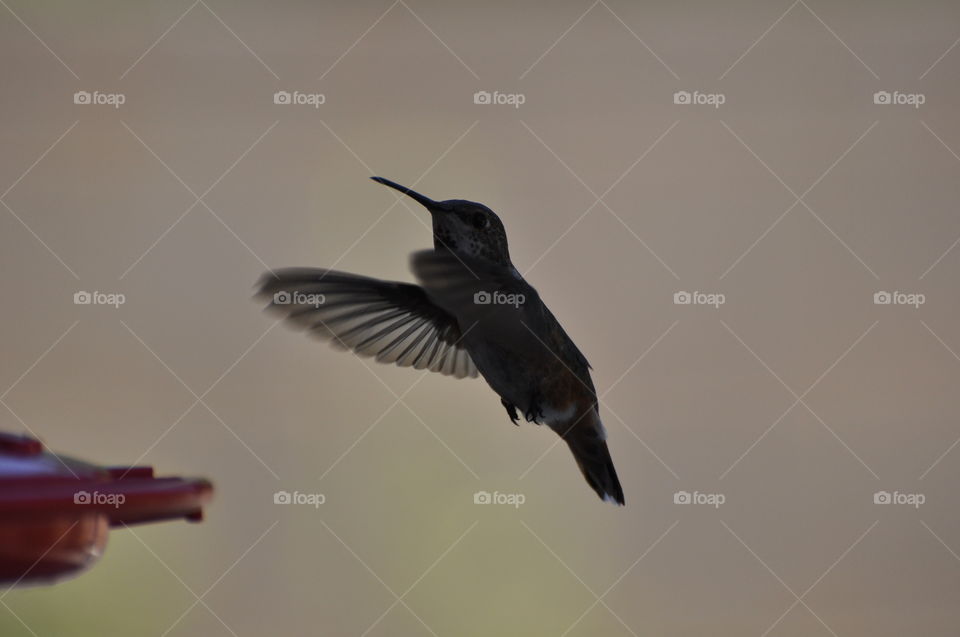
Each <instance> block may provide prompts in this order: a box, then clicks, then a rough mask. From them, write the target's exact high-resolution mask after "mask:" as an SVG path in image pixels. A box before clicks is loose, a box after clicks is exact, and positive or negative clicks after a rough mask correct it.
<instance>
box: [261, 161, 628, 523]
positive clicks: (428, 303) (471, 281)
mask: <svg viewBox="0 0 960 637" xmlns="http://www.w3.org/2000/svg"><path fill="white" fill-rule="evenodd" d="M371 179H373V180H374V181H376V182H378V183H381V184H383V185H385V186H388V187H390V188H393V189H394V190H397V191H399V192H401V193H403V194H404V195H406V196H408V197H410V198H411V199H413V200H414V201H416V202H417V203H419V204H420V205H422V206H423V207H424V208H426V209H427V211H429V213H430V217H431V220H432V228H433V249H426V250H420V251H417V252H414V253H413V254H412V255H411V257H410V268H411V270H412V272H413V274H414V277H415V278H416V279H417V281H418V283H419V284H412V283H401V282H395V281H386V280H381V279H375V278H370V277H366V276H361V275H358V274H350V273H347V272H340V271H336V270H328V269H321V268H284V269H280V270H275V271H272V272H267V273H266V274H264V276H263V277H262V278H261V279H260V282H259V290H258V292H257V297H258V298H260V299H262V300H267V301H269V304H268V305H267V309H268V310H271V311H274V312H277V313H279V314H280V315H281V316H283V317H284V318H285V319H286V321H287V322H288V323H290V324H292V325H293V326H295V327H299V328H301V329H306V330H308V331H309V332H310V333H312V334H314V335H316V336H319V337H321V338H322V339H324V340H327V341H329V342H330V343H331V344H332V345H334V346H335V347H338V348H341V349H348V350H352V351H353V352H355V353H356V354H358V355H360V356H366V357H373V358H375V360H376V361H378V362H382V363H393V364H396V365H399V366H401V367H412V368H414V369H420V370H430V371H433V372H438V373H440V374H444V375H448V376H453V377H455V378H467V377H471V378H476V377H477V376H478V375H479V376H482V377H483V378H484V380H486V381H487V384H488V385H489V386H490V388H491V389H493V391H494V392H496V393H497V395H499V396H500V402H501V404H502V405H503V406H504V408H505V409H506V411H507V415H508V416H509V417H510V420H511V421H512V422H513V423H514V424H515V425H519V419H520V414H523V417H524V418H525V419H526V421H527V422H533V423H536V424H538V425H544V424H545V425H547V426H548V427H549V428H550V429H552V430H553V431H554V432H555V433H556V434H557V435H559V436H560V437H561V438H562V439H563V441H564V442H565V443H566V444H567V446H568V447H569V448H570V451H571V452H572V453H573V458H574V460H575V461H576V463H577V466H578V467H579V468H580V471H581V473H582V474H583V477H584V478H585V479H586V481H587V484H589V485H590V487H591V488H592V489H593V490H594V491H595V492H596V493H597V495H598V496H600V497H601V498H602V499H603V500H605V501H608V502H611V503H614V504H617V505H623V504H624V499H623V489H622V488H621V486H620V481H619V479H618V478H617V472H616V470H615V469H614V466H613V460H612V459H611V457H610V451H609V449H608V447H607V442H606V432H605V430H604V427H603V424H602V422H601V421H600V410H599V405H598V400H597V394H596V390H595V389H594V386H593V381H592V379H591V378H590V369H591V367H590V364H589V363H588V362H587V359H586V357H585V356H584V355H583V353H581V352H580V350H579V349H578V348H577V346H576V345H575V344H574V343H573V341H572V340H571V339H570V337H569V336H568V335H567V333H566V332H565V331H564V329H563V328H562V327H561V326H560V323H559V322H558V321H557V319H556V317H554V315H553V313H552V312H550V310H549V309H548V308H547V306H546V305H545V304H544V303H543V301H542V300H541V299H540V295H539V294H538V293H537V291H536V290H535V289H534V288H533V286H531V285H530V284H529V283H527V281H526V280H524V278H523V276H521V275H520V272H519V271H518V270H517V268H516V267H515V266H514V265H513V262H512V261H511V260H510V252H509V250H508V248H507V233H506V230H505V229H504V226H503V223H502V222H501V221H500V218H499V217H498V216H497V215H496V213H494V212H493V211H492V210H491V209H490V208H488V207H487V206H484V205H483V204H480V203H476V202H473V201H465V200H461V199H450V200H446V201H434V200H432V199H429V198H428V197H425V196H423V195H421V194H420V193H418V192H415V191H413V190H411V189H409V188H407V187H405V186H401V185H400V184H398V183H395V182H393V181H390V180H388V179H384V178H382V177H371Z"/></svg>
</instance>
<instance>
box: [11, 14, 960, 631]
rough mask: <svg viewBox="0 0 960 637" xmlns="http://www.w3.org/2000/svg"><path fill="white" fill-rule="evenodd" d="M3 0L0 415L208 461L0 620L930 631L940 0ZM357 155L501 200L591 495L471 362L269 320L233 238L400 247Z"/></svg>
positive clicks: (946, 567)
mask: <svg viewBox="0 0 960 637" xmlns="http://www.w3.org/2000/svg"><path fill="white" fill-rule="evenodd" d="M0 4H3V7H2V8H0V42H2V44H0V47H2V50H3V53H4V55H3V59H4V64H3V65H2V68H0V84H2V86H3V100H2V102H0V135H2V147H3V149H4V151H3V153H2V155H0V193H2V197H0V201H2V202H3V204H4V207H3V208H2V209H0V241H2V245H0V285H2V290H3V298H4V299H5V303H4V313H3V317H2V319H0V321H2V328H3V329H2V337H0V346H2V352H3V361H4V364H3V366H2V369H0V391H5V390H7V388H8V387H10V388H11V389H9V391H6V393H4V394H2V403H3V405H2V408H0V427H2V428H3V429H4V430H10V431H27V432H30V433H33V434H34V435H36V436H39V437H41V438H42V439H43V440H44V441H45V442H46V444H47V445H48V446H49V447H50V448H52V449H54V450H58V451H61V452H64V453H68V454H70V455H75V456H78V457H81V458H86V459H90V460H95V461H100V462H104V463H109V464H121V463H133V462H140V463H149V464H151V465H154V466H155V467H156V468H157V469H158V471H159V472H160V473H167V474H186V475H204V476H207V477H209V478H210V479H212V480H213V481H214V482H215V483H216V486H217V493H216V499H215V501H214V503H213V504H212V505H211V506H210V507H209V509H208V511H207V519H206V521H205V522H204V523H202V524H200V525H188V524H185V523H169V524H161V525H154V526H148V527H140V528H136V529H133V531H126V530H121V531H116V532H114V533H113V534H112V536H111V540H110V544H109V545H108V548H107V551H106V554H105V555H104V558H103V559H102V561H101V562H100V563H99V564H98V565H97V566H96V567H95V568H93V569H92V570H91V571H90V572H89V573H87V574H85V575H83V576H81V577H80V578H78V579H75V580H72V581H68V582H65V583H62V584H59V585H57V586H55V587H52V588H38V589H28V590H13V591H9V592H7V593H3V594H2V597H0V601H2V602H3V605H2V606H0V634H3V635H4V636H11V637H13V636H19V635H38V636H39V635H96V636H102V635H204V636H207V635H235V636H244V635H264V634H278V635H279V634H283V635H308V634H318V635H319V634H322V635H363V634H366V635H564V634H566V635H737V636H740V635H771V636H785V635H798V636H800V635H802V636H811V635H844V636H847V635H874V636H876V635H906V634H915V635H926V636H933V635H955V634H956V630H957V626H958V622H960V605H958V595H960V557H958V554H960V514H958V506H957V504H958V502H957V496H956V489H955V485H956V484H957V480H958V477H960V448H954V447H953V445H955V444H956V442H957V439H958V436H960V423H958V419H957V415H958V407H960V398H958V392H957V382H958V380H960V358H958V356H957V354H956V352H960V328H958V322H957V320H956V319H957V314H958V311H960V300H958V297H957V286H956V281H957V276H958V274H960V247H955V245H956V241H957V239H958V237H960V215H958V214H957V201H958V195H960V157H958V156H957V153H958V152H960V119H958V117H957V112H958V110H957V109H958V106H960V83H958V81H957V76H958V71H960V47H957V48H953V47H954V46H955V45H956V44H957V38H958V37H960V7H958V6H957V5H956V4H955V3H950V2H921V3H892V2H866V1H864V2H823V1H820V0H805V1H801V0H798V1H797V2H794V3H793V4H790V3H789V2H731V3H716V2H695V3H683V4H682V5H681V4H678V3H672V2H659V3H657V2H654V3H645V4H643V5H642V6H638V5H636V4H635V3H630V2H624V1H622V0H600V1H598V2H594V3H593V4H591V3H590V2H589V1H584V2H563V3H532V2H525V3H511V2H488V3H473V5H472V6H462V5H460V4H457V3H442V2H431V1H424V0H398V2H394V3H393V4H391V3H390V1H389V0H387V1H385V2H361V3H308V2H302V3H297V2H272V3H253V2H239V3H228V2H222V1H220V0H201V1H198V2H195V3H193V4H191V2H190V0H186V1H185V2H166V3H153V4H149V5H148V4H145V3H129V2H93V3H69V2H54V3H30V2H25V1H23V0H4V2H2V3H0ZM78 91H88V92H91V93H93V92H94V91H99V92H100V93H103V94H111V93H117V94H123V96H124V98H125V103H124V104H123V105H122V106H120V107H119V108H114V107H112V106H110V105H96V104H75V103H74V99H73V95H74V93H76V92H78ZM276 91H288V92H291V93H293V92H294V91H299V92H300V93H302V94H322V95H323V96H324V98H325V102H324V103H323V104H322V105H320V106H319V108H314V107H312V106H310V105H306V104H301V105H297V104H275V103H274V99H273V95H274V93H275V92H276ZM477 91H488V92H491V93H492V92H493V91H499V92H500V93H501V94H522V95H523V96H524V100H525V101H524V103H523V104H522V105H521V106H520V107H519V108H514V107H512V106H510V105H502V104H475V103H474V93H476V92H477ZM677 91H688V92H691V93H693V92H694V91H697V92H699V93H700V94H701V95H706V94H722V95H723V99H724V103H723V104H722V105H721V106H719V108H714V107H713V106H710V105H698V104H675V103H674V99H673V95H674V93H675V92H677ZM877 91H888V92H890V93H893V92H894V91H898V92H900V93H901V94H905V95H910V94H922V95H923V98H924V103H923V104H922V105H921V106H920V107H919V108H914V107H913V106H910V105H896V104H875V103H874V93H875V92H877ZM371 174H379V175H383V176H385V177H389V178H391V179H394V180H396V181H399V182H400V183H403V184H408V185H414V184H415V185H416V186H417V188H418V189H419V190H421V191H422V192H424V193H425V194H427V195H429V196H431V197H434V198H439V199H443V198H467V199H473V200H478V201H481V202H483V203H486V204H488V205H489V206H491V207H492V208H493V209H494V210H496V211H497V212H498V213H499V214H500V215H501V217H502V218H503V220H504V222H505V224H506V226H507V228H508V231H509V235H510V240H511V251H512V255H513V259H514V262H515V263H516V265H517V267H518V268H519V269H520V270H521V271H522V272H524V273H526V274H527V276H528V279H529V280H530V281H531V283H533V284H534V285H535V286H537V287H538V289H539V291H540V293H541V295H542V297H543V298H544V300H546V302H547V303H548V304H549V305H550V307H551V308H552V309H553V311H554V312H555V313H556V314H557V316H559V317H560V319H561V321H562V322H563V324H564V326H565V327H566V328H567V330H568V331H569V332H570V334H571V336H572V337H573V338H574V340H575V341H576V342H577V343H578V344H579V346H580V348H581V349H582V350H583V351H584V352H585V353H586V355H587V356H588V358H589V359H590V361H591V363H592V365H593V367H594V370H595V371H594V379H595V382H596V385H597V387H598V390H599V392H600V393H601V394H603V406H602V408H601V414H602V416H603V418H604V420H605V422H606V424H607V428H608V430H609V439H610V444H611V449H612V454H613V458H614V460H615V462H616V465H617V468H618V470H619V473H620V477H621V480H622V482H623V486H624V490H625V492H626V498H627V506H626V508H624V509H617V508H615V507H612V506H609V505H607V504H604V503H602V502H600V501H599V500H598V499H597V498H596V497H595V496H594V494H593V493H592V492H591V491H590V490H589V489H588V488H587V486H586V485H585V484H584V482H583V480H582V478H581V476H580V475H579V473H578V471H577V470H576V467H575V465H574V463H573V461H572V459H571V458H570V457H569V453H568V452H567V451H566V449H564V448H562V447H561V446H553V445H554V443H555V441H556V438H555V437H554V436H553V434H552V433H551V432H549V431H547V430H546V429H539V428H537V427H534V426H532V425H527V424H523V425H522V426H521V427H519V428H515V427H513V426H512V425H511V424H510V422H509V421H508V419H507V416H506V414H505V413H504V411H503V409H502V407H501V406H500V404H499V401H498V400H497V397H496V396H495V395H494V394H493V393H492V392H491V391H490V390H489V389H488V388H487V387H486V386H485V384H484V383H483V381H480V380H476V381H455V380H452V379H449V378H446V377H440V376H432V375H431V376H426V377H423V378H421V377H420V376H419V374H418V372H415V371H412V370H409V369H397V368H393V367H385V366H378V365H375V364H374V363H372V362H370V361H366V360H364V361H361V360H360V359H357V358H355V357H353V356H351V355H349V354H345V353H342V352H337V351H333V350H331V349H329V348H327V347H326V346H324V345H322V344H318V343H315V342H313V341H311V340H310V339H308V338H306V337H305V336H303V335H301V334H296V333H293V332H291V331H288V330H287V329H286V328H284V327H283V326H278V327H276V328H275V329H270V328H271V326H272V325H273V319H272V318H271V317H269V316H266V315H264V314H263V313H262V312H261V311H260V308H259V307H258V305H257V304H255V303H253V302H252V301H251V299H250V297H251V294H252V291H253V287H252V286H253V283H254V282H255V281H256V279H257V278H258V276H259V275H260V274H261V273H262V272H263V271H264V270H265V269H266V268H267V267H268V266H270V267H278V266H289V265H314V266H328V267H329V266H333V265H336V267H337V268H339V269H344V270H349V271H354V272H358V273H362V274H367V275H371V276H379V277H385V278H398V279H403V280H409V274H408V272H407V268H406V263H407V261H406V260H407V255H408V253H409V252H411V251H413V250H416V249H420V248H423V247H426V246H428V245H429V243H430V233H429V230H428V229H427V226H426V223H427V216H426V214H425V213H424V212H423V211H422V210H420V209H418V208H417V207H416V206H415V205H410V206H408V205H407V203H406V202H399V203H398V202H397V197H396V195H395V193H393V192H392V191H389V190H387V189H386V188H383V187H382V186H379V185H377V184H374V183H372V182H370V181H369V180H368V179H367V177H368V176H370V175H371ZM198 198H200V201H199V202H198ZM598 198H601V200H600V201H598ZM78 291H89V292H93V291H100V292H105V293H121V294H123V295H125V298H126V302H125V304H123V305H122V306H121V307H119V308H113V307H106V306H97V305H75V304H74V303H73V295H74V294H75V293H77V292H78ZM681 291H687V292H694V291H699V292H705V293H718V294H723V295H724V297H725V303H724V304H723V305H722V306H720V307H719V308H713V307H709V306H702V305H677V304H675V303H674V302H673V296H674V294H675V293H677V292H681ZM878 291H888V292H894V291H899V292H903V293H908V294H923V295H925V297H924V298H925V303H924V304H923V305H922V306H920V307H919V308H914V307H911V306H904V305H894V304H891V305H876V304H874V300H873V299H874V294H875V293H876V292H878ZM25 372H26V374H25V375H24V373H25ZM411 387H413V388H412V389H410V388H411ZM408 389H409V393H406V392H407V391H408ZM198 398H199V399H200V400H199V402H198ZM398 398H399V399H400V402H398ZM798 401H799V402H798ZM280 490H286V491H290V492H293V491H298V492H301V493H308V494H315V493H320V494H323V495H324V497H325V502H324V503H323V504H322V505H320V506H319V507H317V508H314V507H311V506H305V505H293V504H291V505H278V504H274V501H273V494H274V493H275V492H277V491H280ZM483 490H485V491H490V492H494V491H497V492H500V493H508V494H522V495H523V496H524V498H525V502H524V504H523V505H522V506H520V507H519V508H513V507H510V506H503V505H477V504H474V493H475V492H478V491H483ZM681 491H686V492H690V493H693V492H698V493H700V494H722V496H723V498H724V502H723V504H722V505H721V506H719V507H712V506H709V505H703V504H686V505H684V504H675V503H674V495H675V493H677V492H681ZM878 491H888V492H891V493H893V492H899V493H900V494H922V496H923V497H924V499H925V502H924V503H923V504H922V506H920V507H919V508H917V507H912V506H909V505H905V504H889V505H883V504H875V503H874V493H875V492H878ZM198 597H200V598H201V599H202V602H197V598H198ZM398 597H399V598H400V601H398ZM598 598H600V600H599V601H598Z"/></svg>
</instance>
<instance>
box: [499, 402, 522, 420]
mask: <svg viewBox="0 0 960 637" xmlns="http://www.w3.org/2000/svg"><path fill="white" fill-rule="evenodd" d="M500 404H501V405H503V406H504V408H505V409H506V410H507V415H508V416H510V420H511V421H512V422H513V424H515V425H516V426H517V427H519V426H520V422H519V421H520V416H518V415H517V408H516V407H515V406H513V405H511V404H510V403H508V402H507V401H505V400H504V399H503V398H501V399H500Z"/></svg>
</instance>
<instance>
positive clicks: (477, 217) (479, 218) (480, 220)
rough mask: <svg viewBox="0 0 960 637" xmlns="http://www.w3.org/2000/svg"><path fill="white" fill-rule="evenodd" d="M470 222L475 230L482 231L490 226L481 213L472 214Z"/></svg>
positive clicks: (485, 216)
mask: <svg viewBox="0 0 960 637" xmlns="http://www.w3.org/2000/svg"><path fill="white" fill-rule="evenodd" d="M471 221H472V223H473V227H474V228H476V229H477V230H483V229H484V228H486V227H487V226H489V225H490V220H489V219H487V215H485V214H483V213H482V212H476V213H474V215H473V219H472V220H471Z"/></svg>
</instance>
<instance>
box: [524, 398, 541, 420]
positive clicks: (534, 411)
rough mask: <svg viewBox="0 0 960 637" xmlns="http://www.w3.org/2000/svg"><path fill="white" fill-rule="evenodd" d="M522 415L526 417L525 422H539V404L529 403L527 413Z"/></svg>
mask: <svg viewBox="0 0 960 637" xmlns="http://www.w3.org/2000/svg"><path fill="white" fill-rule="evenodd" d="M523 416H524V418H526V419H527V422H536V423H538V424H539V421H542V420H543V410H542V409H540V405H538V404H536V403H530V408H529V409H527V413H525V414H524V415H523Z"/></svg>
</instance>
